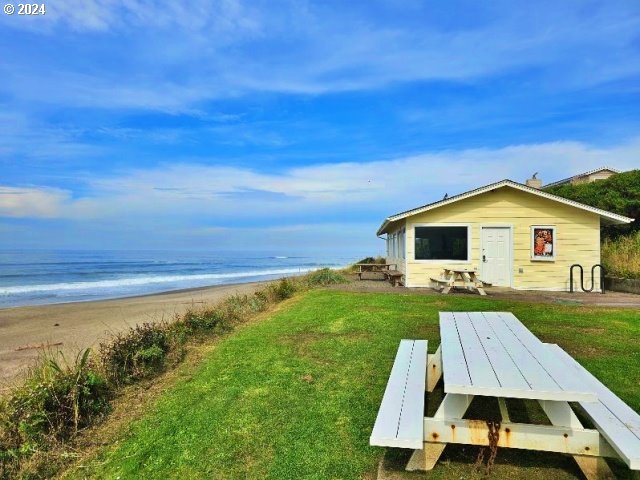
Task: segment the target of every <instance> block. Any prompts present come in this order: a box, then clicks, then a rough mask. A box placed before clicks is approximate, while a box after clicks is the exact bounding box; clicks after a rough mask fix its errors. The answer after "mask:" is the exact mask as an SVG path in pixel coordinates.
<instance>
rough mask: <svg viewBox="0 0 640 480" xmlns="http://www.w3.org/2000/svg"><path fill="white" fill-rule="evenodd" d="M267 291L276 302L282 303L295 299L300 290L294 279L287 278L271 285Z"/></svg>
mask: <svg viewBox="0 0 640 480" xmlns="http://www.w3.org/2000/svg"><path fill="white" fill-rule="evenodd" d="M267 290H268V291H269V293H270V296H271V297H272V299H273V301H274V302H281V301H282V300H286V299H287V298H291V297H293V295H294V294H295V293H296V291H297V290H298V288H297V286H296V284H295V283H294V281H293V280H292V279H290V278H286V277H285V278H281V279H280V280H279V281H277V282H274V283H270V284H269V285H268V286H267Z"/></svg>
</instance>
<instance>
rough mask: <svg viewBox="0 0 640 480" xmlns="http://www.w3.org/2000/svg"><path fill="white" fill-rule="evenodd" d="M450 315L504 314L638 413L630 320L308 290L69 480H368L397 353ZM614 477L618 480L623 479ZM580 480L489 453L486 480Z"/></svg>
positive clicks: (555, 308) (517, 455)
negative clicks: (375, 428) (374, 433)
mask: <svg viewBox="0 0 640 480" xmlns="http://www.w3.org/2000/svg"><path fill="white" fill-rule="evenodd" d="M452 310H453V311H456V310H457V311H482V310H485V311H487V310H503V311H504V310H507V311H512V312H513V313H514V314H515V315H516V316H518V318H520V319H521V320H522V321H523V322H524V323H525V324H526V325H527V326H528V327H529V328H530V329H531V330H532V331H533V333H534V334H536V335H537V336H538V337H539V338H541V339H542V340H543V341H546V342H554V343H558V344H560V345H561V346H562V347H563V348H564V349H565V350H567V351H568V352H569V353H570V354H571V355H573V356H574V357H575V358H576V359H577V360H578V361H580V363H581V364H582V365H584V366H585V367H586V368H587V369H589V370H590V371H591V372H593V373H594V374H595V375H596V376H597V377H598V378H600V379H601V380H602V381H604V383H605V384H607V385H608V386H609V387H610V388H611V389H612V390H613V391H614V392H616V393H617V394H618V395H619V396H620V397H621V398H622V399H623V400H625V401H626V402H628V403H629V405H630V406H631V407H632V408H633V409H635V410H636V411H638V410H640V393H639V392H638V385H637V379H638V378H639V377H640V345H638V342H637V338H638V335H640V313H639V312H638V311H635V310H616V309H604V308H590V307H583V306H567V305H539V304H529V303H523V302H515V301H514V302H510V301H496V300H495V299H493V298H491V297H489V298H481V297H476V296H466V295H460V296H446V297H442V296H423V295H401V294H387V293H385V294H381V293H378V294H374V293H364V294H363V293H348V292H342V291H337V290H313V291H310V292H307V293H305V294H304V295H303V296H300V297H297V298H295V299H293V300H290V301H289V303H287V304H284V305H283V307H281V308H280V309H279V310H278V311H276V312H275V313H274V314H272V315H271V316H269V317H267V318H266V319H263V320H262V321H260V322H257V323H254V324H251V325H247V326H245V327H244V328H242V329H240V330H238V331H237V332H235V333H234V334H233V335H230V336H228V337H226V338H225V339H224V340H222V341H221V342H220V343H219V344H218V345H217V346H216V347H215V349H213V350H211V352H210V353H209V354H208V355H207V356H206V357H205V358H204V359H203V360H202V361H201V362H200V363H199V364H198V365H197V366H194V367H192V368H191V369H190V370H189V369H186V366H185V365H183V366H181V367H180V368H181V369H184V371H182V372H181V379H179V380H177V381H176V382H175V383H174V385H173V386H172V387H171V388H169V389H168V390H166V391H164V392H163V393H162V394H161V395H160V396H159V398H157V399H156V401H154V402H153V403H152V404H151V405H149V406H148V409H147V410H146V412H145V414H144V415H143V416H142V418H141V419H139V420H137V421H135V422H133V423H131V424H129V425H128V427H127V428H126V429H124V431H121V432H119V433H118V439H117V442H113V443H112V444H111V445H110V446H109V447H105V448H102V449H100V450H99V451H98V452H96V453H95V454H93V455H92V456H90V457H89V458H86V459H84V460H83V461H81V462H79V463H78V464H76V465H75V466H74V467H73V468H72V469H70V470H69V471H68V472H67V476H68V477H77V478H87V477H91V478H121V479H126V478H147V479H153V478H159V479H164V478H212V479H234V478H237V479H265V478H273V479H278V480H280V479H299V478H304V479H327V478H335V479H361V478H374V477H375V470H376V466H377V463H378V461H379V460H380V458H381V457H382V455H383V449H380V448H373V447H370V446H369V445H368V440H369V435H370V433H371V428H372V425H373V422H374V420H375V417H376V413H377V410H378V407H379V405H380V400H381V397H382V394H383V392H384V388H385V385H386V382H387V378H388V375H389V371H390V369H391V365H392V363H393V359H394V356H395V353H396V349H397V347H398V342H399V340H400V339H402V338H426V339H428V340H429V350H430V351H432V352H433V351H434V350H435V349H436V347H437V346H438V344H439V341H440V340H439V329H438V312H439V311H452ZM440 391H441V389H440ZM521 403H522V404H523V405H520V407H517V408H514V409H515V410H516V411H515V412H511V413H513V414H514V415H513V418H514V419H516V421H517V418H518V417H517V415H516V414H518V413H520V414H521V415H529V416H532V417H535V413H531V412H534V407H535V404H533V403H532V404H531V405H529V404H528V403H526V402H521ZM472 407H473V405H472ZM511 407H512V406H511V405H510V408H511ZM430 408H431V406H430ZM480 410H481V411H483V412H484V411H485V409H482V408H481V409H480ZM99 440H100V439H99V438H98V439H95V441H99ZM392 453H393V454H394V455H399V456H401V455H402V453H401V452H400V451H394V452H392ZM476 454H477V450H476V449H474V448H471V447H460V446H449V447H447V449H446V450H445V454H444V457H443V460H442V461H441V462H440V463H439V464H438V466H437V467H436V469H435V470H434V471H433V472H432V474H431V475H430V476H429V478H441V479H445V478H482V475H483V473H482V472H476V471H475V469H474V467H473V463H474V461H475V457H476ZM392 456H393V455H392ZM614 468H615V470H616V473H617V474H618V475H619V476H620V478H625V477H626V475H627V473H628V470H626V467H624V466H621V464H619V463H614ZM580 475H581V474H580V473H579V471H578V470H577V468H576V467H575V465H574V463H573V461H572V459H571V458H569V457H566V456H563V455H559V454H538V453H535V452H526V451H515V450H514V451H510V450H508V449H501V450H499V453H498V457H497V461H496V465H495V467H494V471H493V474H492V477H494V478H498V479H507V478H508V479H514V478H526V479H528V480H536V479H545V480H546V479H548V478H554V479H571V478H580Z"/></svg>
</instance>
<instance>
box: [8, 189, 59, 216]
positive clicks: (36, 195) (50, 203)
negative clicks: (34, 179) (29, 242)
mask: <svg viewBox="0 0 640 480" xmlns="http://www.w3.org/2000/svg"><path fill="white" fill-rule="evenodd" d="M70 198H71V194H70V192H67V191H64V190H59V189H55V188H39V187H26V188H25V187H3V186H0V217H17V218H21V217H27V218H55V217H59V216H62V215H64V209H65V205H66V204H68V203H69V201H70Z"/></svg>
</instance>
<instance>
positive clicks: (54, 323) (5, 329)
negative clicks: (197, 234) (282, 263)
mask: <svg viewBox="0 0 640 480" xmlns="http://www.w3.org/2000/svg"><path fill="white" fill-rule="evenodd" d="M270 281H273V280H262V281H256V282H248V283H234V284H224V285H213V286H206V287H193V288H184V289H179V290H169V291H164V292H158V293H152V294H146V295H136V296H130V297H120V298H112V299H104V300H87V301H79V302H66V303H51V304H46V305H32V306H17V307H7V308H2V309H0V390H2V389H4V388H7V385H8V384H10V383H11V381H12V380H14V379H16V378H18V377H19V376H20V373H21V372H22V371H24V369H25V368H26V367H28V366H29V365H30V364H32V363H33V362H34V361H35V360H36V359H37V358H38V356H39V355H41V354H42V352H43V350H44V349H46V348H50V349H54V350H59V351H61V352H63V353H64V354H65V355H67V356H69V355H74V354H75V353H77V352H78V351H80V350H82V349H85V348H95V347H96V346H97V345H98V344H99V342H100V341H101V340H104V339H105V338H107V336H108V335H109V333H115V332H118V331H122V330H125V329H127V328H130V327H132V326H134V325H136V324H140V323H145V322H159V321H163V320H171V319H173V318H174V317H175V316H176V315H181V314H183V313H184V312H185V311H186V310H188V309H189V308H193V307H199V306H204V305H207V304H214V303H217V302H219V301H221V300H223V299H224V298H226V297H228V296H230V295H234V294H240V295H245V294H252V293H253V292H255V291H256V290H257V289H258V288H259V287H260V286H262V285H264V284H265V283H268V282H270Z"/></svg>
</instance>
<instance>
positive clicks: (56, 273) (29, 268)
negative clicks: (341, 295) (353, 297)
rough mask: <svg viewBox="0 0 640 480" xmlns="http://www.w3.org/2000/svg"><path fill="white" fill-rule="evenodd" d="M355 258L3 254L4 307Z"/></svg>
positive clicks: (132, 292)
mask: <svg viewBox="0 0 640 480" xmlns="http://www.w3.org/2000/svg"><path fill="white" fill-rule="evenodd" d="M355 260H357V258H352V257H336V256H331V255H313V256H310V255H287V254H286V253H273V252H267V253H252V254H246V253H238V252H229V253H206V252H179V251H148V252H140V251H86V250H84V251H70V250H69V251H0V308H6V307H15V306H22V305H41V304H50V303H65V302H76V301H87V300H102V299H108V298H121V297H130V296H137V295H144V294H150V293H159V292H166V291H170V290H179V289H183V288H194V287H204V286H210V285H224V284H231V283H245V282H254V281H259V280H270V279H276V278H280V277H283V276H287V275H296V274H302V273H305V272H308V271H311V270H316V269H318V268H322V267H343V266H345V265H348V264H350V263H353V262H354V261H355Z"/></svg>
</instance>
